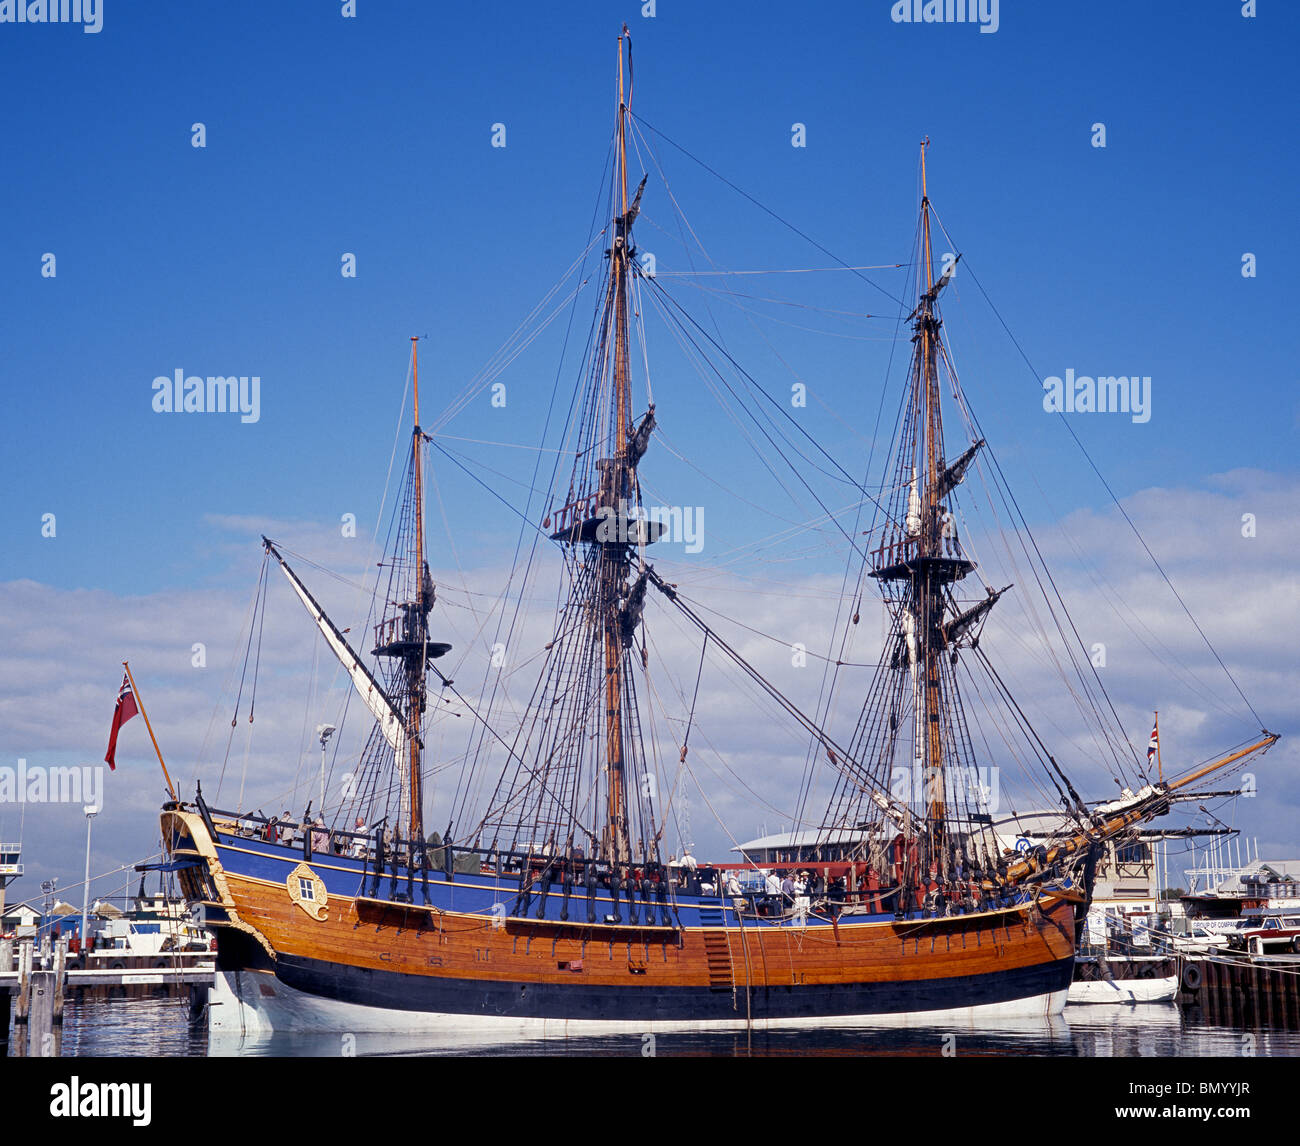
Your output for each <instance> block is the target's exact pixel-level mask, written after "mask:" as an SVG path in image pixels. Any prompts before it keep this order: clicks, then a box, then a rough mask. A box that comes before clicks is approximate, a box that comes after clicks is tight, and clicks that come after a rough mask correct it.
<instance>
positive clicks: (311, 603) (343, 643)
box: [262, 537, 406, 760]
mask: <svg viewBox="0 0 1300 1146" xmlns="http://www.w3.org/2000/svg"><path fill="white" fill-rule="evenodd" d="M262 543H263V544H264V545H265V546H266V550H267V552H268V553H270V554H271V555H272V556H273V557H274V558H275V559H276V560H277V561H278V562H279V563H280V568H281V569H283V570H284V575H285V576H286V577H287V578H288V579H289V584H290V585H292V586H293V591H294V592H295V593H297V594H298V596H299V598H300V599H301V600H302V603H303V605H304V606H305V607H306V609H307V612H308V613H310V614H311V617H312V620H314V621H315V622H316V626H317V628H319V629H320V631H321V633H322V634H323V635H324V637H325V641H326V643H327V644H328V645H329V647H330V648H331V649H332V650H333V651H334V655H335V656H336V657H338V658H339V662H340V663H341V664H342V665H343V667H344V668H345V669H347V673H348V676H349V677H351V679H352V684H353V686H354V687H355V688H356V690H357V695H358V696H360V697H361V699H362V700H363V701H364V702H365V705H366V707H367V708H368V709H370V712H371V714H372V715H373V716H374V718H375V719H376V720H377V721H378V722H379V728H380V731H381V732H383V734H384V739H385V740H387V741H388V743H389V744H391V745H392V747H393V751H394V752H395V753H396V754H397V759H398V760H402V759H405V756H404V753H405V752H406V724H405V722H404V721H403V720H402V717H401V714H400V713H399V712H398V711H397V708H396V707H395V706H394V704H393V702H392V700H391V699H389V696H388V694H387V693H386V692H385V691H384V690H383V687H382V686H381V685H380V684H379V682H378V681H377V680H375V678H374V677H373V676H372V675H371V674H370V670H369V669H368V668H366V666H365V665H364V664H363V663H362V662H361V659H360V657H358V656H357V654H356V653H355V652H354V651H353V649H352V646H351V645H349V644H348V642H347V639H346V638H345V637H344V636H343V634H342V633H340V632H339V630H338V628H337V627H336V626H335V625H334V622H333V621H331V620H330V619H329V617H327V616H326V615H325V610H324V609H322V608H321V607H320V605H319V604H318V603H317V602H316V598H315V597H313V596H312V595H311V593H310V591H309V590H308V589H307V586H306V585H304V584H303V583H302V582H301V581H300V580H298V575H297V574H296V573H294V571H293V570H292V569H290V568H289V564H288V562H286V561H285V559H284V558H283V557H281V556H280V552H279V550H277V549H276V548H275V546H274V545H273V544H272V543H271V542H270V541H269V540H268V539H267V538H265V537H263V538H262Z"/></svg>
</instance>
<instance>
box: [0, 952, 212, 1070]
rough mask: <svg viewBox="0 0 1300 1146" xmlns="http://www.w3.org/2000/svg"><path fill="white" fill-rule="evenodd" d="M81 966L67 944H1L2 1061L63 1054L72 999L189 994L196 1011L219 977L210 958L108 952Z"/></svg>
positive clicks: (0, 1048)
mask: <svg viewBox="0 0 1300 1146" xmlns="http://www.w3.org/2000/svg"><path fill="white" fill-rule="evenodd" d="M80 962H81V960H80V959H77V958H76V957H73V958H72V959H70V958H69V955H68V948H67V943H66V941H63V942H59V943H56V944H54V945H53V947H51V948H50V949H49V951H48V952H46V953H42V952H40V951H38V950H37V948H36V947H35V946H34V945H33V944H32V943H30V942H27V943H19V944H14V942H13V941H12V940H8V939H6V940H0V1057H2V1056H5V1055H8V1054H10V1053H12V1054H13V1055H14V1056H15V1057H20V1058H21V1057H41V1058H49V1057H55V1056H58V1055H60V1054H62V1050H63V1008H64V1004H65V1002H66V1001H67V1000H68V999H69V998H72V999H74V1000H76V1001H80V1000H82V999H85V998H111V999H123V1000H130V999H138V998H154V997H158V996H165V997H169V998H175V997H178V996H181V995H185V996H187V997H188V998H189V1000H190V1005H191V1008H192V1009H196V1008H197V1007H200V1006H202V1004H203V1003H204V1002H206V1001H207V989H208V988H209V987H210V986H212V983H213V981H214V979H215V976H216V965H215V963H214V962H213V961H212V958H211V956H210V955H207V954H206V953H200V954H198V955H187V954H177V955H156V956H148V955H129V954H126V953H119V952H107V953H105V954H103V955H100V956H97V957H92V966H91V967H89V968H85V967H82V966H79V965H74V963H76V964H79V963H80ZM94 964H98V966H96V965H94ZM11 1017H12V1023H11ZM11 1025H12V1028H13V1037H12V1039H11V1038H10V1027H11Z"/></svg>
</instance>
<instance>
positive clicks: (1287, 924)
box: [1230, 915, 1300, 955]
mask: <svg viewBox="0 0 1300 1146" xmlns="http://www.w3.org/2000/svg"><path fill="white" fill-rule="evenodd" d="M1230 942H1231V944H1232V946H1233V947H1234V948H1236V949H1237V950H1239V951H1250V952H1252V953H1254V954H1256V955H1263V954H1265V953H1267V952H1268V951H1270V950H1271V951H1273V952H1274V953H1275V954H1276V953H1277V952H1278V951H1280V950H1291V951H1294V952H1295V953H1296V954H1297V955H1300V915H1285V916H1273V917H1272V918H1270V919H1265V920H1264V922H1263V923H1262V924H1261V925H1260V926H1258V927H1243V928H1242V929H1241V930H1240V931H1238V932H1237V933H1236V934H1234V935H1232V936H1231V937H1230Z"/></svg>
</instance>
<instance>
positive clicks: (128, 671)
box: [122, 661, 177, 800]
mask: <svg viewBox="0 0 1300 1146" xmlns="http://www.w3.org/2000/svg"><path fill="white" fill-rule="evenodd" d="M122 667H123V668H124V669H126V679H127V680H129V681H130V682H131V693H132V695H133V696H134V697H135V703H136V706H137V707H138V708H139V709H140V715H141V716H143V717H144V726H145V727H146V728H147V729H148V730H149V739H150V740H152V741H153V750H154V753H155V754H156V755H157V757H158V763H159V764H160V765H161V766H162V771H163V779H165V780H166V781H167V791H169V792H170V793H171V794H172V799H173V800H175V799H176V798H177V796H176V789H175V788H173V787H172V778H171V777H170V776H169V775H168V774H167V765H166V764H163V758H162V753H161V752H160V751H159V750H158V738H157V737H156V736H154V734H153V725H152V724H150V723H149V714H148V713H147V712H145V710H144V701H143V700H141V699H140V690H139V689H138V688H136V687H135V677H133V676H132V675H131V666H130V665H129V664H127V662H126V661H123V662H122Z"/></svg>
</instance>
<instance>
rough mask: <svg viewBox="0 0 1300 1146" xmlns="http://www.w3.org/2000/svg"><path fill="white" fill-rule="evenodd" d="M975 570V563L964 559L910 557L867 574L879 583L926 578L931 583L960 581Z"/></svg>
mask: <svg viewBox="0 0 1300 1146" xmlns="http://www.w3.org/2000/svg"><path fill="white" fill-rule="evenodd" d="M974 569H975V562H973V561H967V560H966V559H965V558H964V557H910V558H908V559H907V560H906V561H896V562H894V564H892V565H886V566H884V567H883V568H881V569H873V570H872V571H871V573H870V574H869V575H870V576H872V577H875V578H876V579H877V580H879V581H907V580H911V579H913V578H916V577H928V578H929V579H930V580H933V581H960V580H961V579H962V578H963V577H965V576H966V575H967V574H968V573H971V572H973V571H974Z"/></svg>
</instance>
